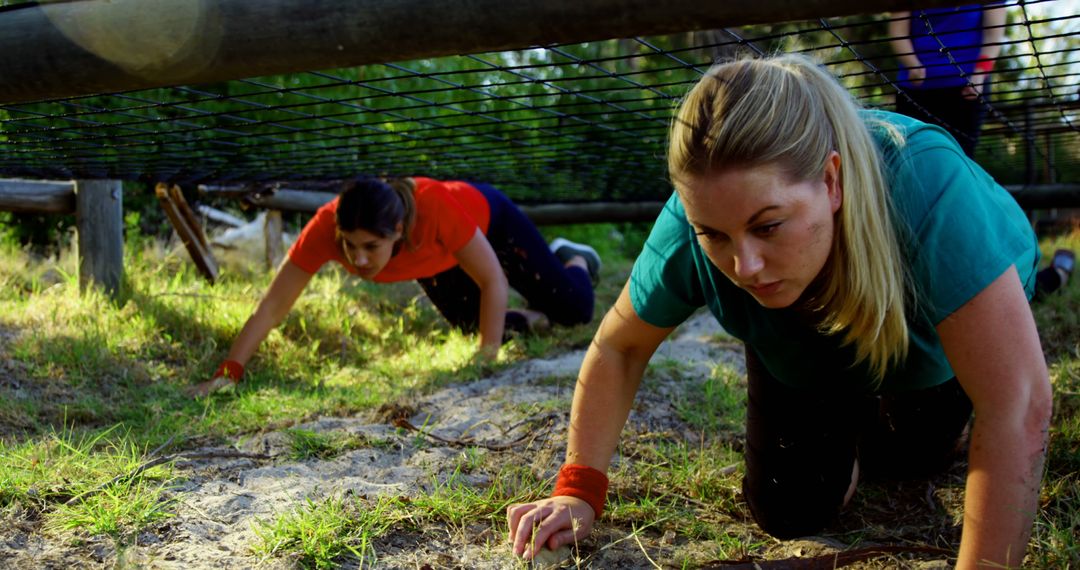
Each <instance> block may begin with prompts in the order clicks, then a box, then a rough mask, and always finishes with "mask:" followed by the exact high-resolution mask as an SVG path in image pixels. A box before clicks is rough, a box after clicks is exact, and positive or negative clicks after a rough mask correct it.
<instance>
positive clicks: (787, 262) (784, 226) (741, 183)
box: [680, 152, 843, 309]
mask: <svg viewBox="0 0 1080 570" xmlns="http://www.w3.org/2000/svg"><path fill="white" fill-rule="evenodd" d="M842 196H843V192H842V189H841V188H840V155H839V154H837V153H836V152H833V153H831V154H830V155H829V157H828V158H827V159H826V163H825V172H824V176H822V178H821V179H818V180H804V181H793V180H791V179H790V178H789V177H788V176H787V175H786V174H785V173H784V172H783V171H782V169H781V168H780V167H779V166H778V165H776V164H770V165H766V166H760V167H755V168H748V169H738V170H726V171H724V172H721V173H718V174H712V175H710V176H707V177H703V178H700V179H696V180H693V181H691V182H690V183H689V184H687V185H685V187H684V188H682V190H681V191H680V198H681V199H682V202H683V206H684V207H685V209H686V217H687V219H688V220H689V221H690V224H691V225H692V226H693V228H694V232H695V233H696V234H697V236H698V243H700V244H701V247H702V249H703V250H704V251H705V254H706V255H707V256H708V257H709V259H710V260H711V261H712V262H713V264H714V265H716V267H717V268H719V269H720V271H722V272H723V273H724V275H726V276H727V278H728V279H730V280H731V281H732V283H734V284H735V285H737V286H739V287H741V288H743V289H744V290H746V292H748V293H750V294H751V295H753V297H754V299H756V300H757V302H758V303H761V305H762V306H764V307H768V308H771V309H780V308H784V307H790V306H791V305H792V304H793V303H795V301H797V300H798V299H799V297H800V296H802V294H803V292H804V291H806V288H807V287H808V286H809V285H810V283H811V282H813V281H814V278H815V277H817V276H818V274H819V273H820V272H821V268H822V267H824V266H825V261H826V260H827V259H828V257H829V252H830V251H831V249H832V241H833V232H834V228H835V221H834V217H833V214H835V213H836V212H837V210H839V209H840V203H841V201H842Z"/></svg>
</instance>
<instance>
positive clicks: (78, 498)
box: [64, 438, 273, 506]
mask: <svg viewBox="0 0 1080 570" xmlns="http://www.w3.org/2000/svg"><path fill="white" fill-rule="evenodd" d="M170 443H172V439H171V438H170V439H169V441H167V442H165V443H164V444H162V445H161V446H159V447H158V448H157V449H155V450H154V452H152V453H151V454H150V455H151V456H152V455H154V454H155V453H157V451H159V450H161V449H163V448H165V447H166V446H168V444H170ZM224 458H244V459H258V460H269V459H273V458H272V457H270V456H269V455H264V454H261V453H244V452H241V451H206V452H201V453H195V452H192V453H184V452H180V453H173V454H171V455H165V456H162V457H157V458H154V459H151V460H149V461H146V462H145V463H142V464H141V465H139V466H138V467H136V468H135V469H134V470H132V471H130V472H128V473H121V474H120V475H117V476H116V477H113V478H112V479H110V480H109V481H106V482H105V483H102V484H101V485H98V486H97V487H94V488H93V489H90V490H88V491H84V492H82V493H79V494H78V495H75V496H74V497H72V498H70V499H68V500H67V501H65V502H64V505H65V506H71V505H73V504H76V503H80V502H82V501H85V500H86V499H89V498H90V497H93V496H94V495H96V494H98V493H100V492H102V491H104V490H105V489H107V488H109V487H110V486H112V485H116V484H118V483H121V482H124V481H130V480H131V479H134V478H135V477H138V476H139V475H141V474H142V473H143V472H145V471H146V470H147V469H152V468H154V467H157V466H158V465H161V464H163V463H168V462H170V461H175V460H177V459H224Z"/></svg>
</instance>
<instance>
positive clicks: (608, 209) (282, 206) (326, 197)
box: [199, 185, 664, 226]
mask: <svg viewBox="0 0 1080 570" xmlns="http://www.w3.org/2000/svg"><path fill="white" fill-rule="evenodd" d="M241 188H243V187H241V186H211V185H203V186H199V191H200V192H202V193H204V194H208V195H213V194H217V195H218V196H230V197H242V198H243V199H244V200H245V201H246V202H248V203H251V204H254V205H256V206H259V207H262V208H269V209H272V210H288V211H294V212H314V211H315V210H318V209H319V208H320V207H321V206H322V205H323V204H325V203H327V202H329V201H330V200H333V199H334V197H335V196H337V195H336V194H333V193H330V192H314V191H307V190H292V189H288V188H278V189H277V190H274V191H273V193H270V194H250V195H248V196H241V195H239V194H238V193H237V192H238V191H239V190H240V189H241ZM663 205H664V203H663V202H659V201H657V202H583V203H577V204H537V205H529V204H526V205H519V206H518V207H519V208H521V210H522V211H523V212H525V215H527V216H529V219H531V220H532V221H533V223H534V224H536V225H538V226H539V225H555V224H592V223H600V222H644V221H651V220H655V219H656V215H657V214H659V213H660V208H661V207H663Z"/></svg>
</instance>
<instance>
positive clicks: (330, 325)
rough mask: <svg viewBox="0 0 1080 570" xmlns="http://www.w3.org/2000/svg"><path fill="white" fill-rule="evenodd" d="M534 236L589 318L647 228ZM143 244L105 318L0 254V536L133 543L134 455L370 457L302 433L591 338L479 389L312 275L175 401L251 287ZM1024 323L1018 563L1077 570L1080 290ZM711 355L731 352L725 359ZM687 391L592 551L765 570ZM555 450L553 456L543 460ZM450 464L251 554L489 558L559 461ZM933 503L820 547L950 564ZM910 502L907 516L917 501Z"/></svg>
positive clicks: (552, 342)
mask: <svg viewBox="0 0 1080 570" xmlns="http://www.w3.org/2000/svg"><path fill="white" fill-rule="evenodd" d="M544 231H545V233H546V234H547V237H548V238H549V239H550V238H551V237H554V236H555V235H564V236H566V237H568V238H570V239H573V240H575V241H582V242H586V243H590V244H592V245H594V246H595V247H596V248H597V249H598V250H599V251H600V254H601V256H602V257H603V258H604V262H605V264H604V268H603V280H602V281H601V284H600V287H599V288H598V291H597V313H598V315H599V314H601V313H602V312H603V310H605V309H606V308H607V307H608V306H610V305H611V303H612V302H613V300H614V299H615V297H616V296H617V294H618V292H619V290H620V289H621V287H622V284H623V282H624V281H625V277H626V275H627V273H628V271H629V267H630V264H631V260H632V259H633V257H634V256H635V255H636V254H637V252H638V251H639V250H640V243H641V240H642V239H643V238H644V234H645V232H646V231H647V228H643V227H635V226H612V225H606V226H596V227H584V228H581V227H568V228H544ZM140 243H143V248H141V249H137V250H136V249H135V248H132V249H131V250H130V251H128V253H127V256H128V258H127V263H126V271H127V275H126V283H125V287H124V294H123V296H122V298H121V300H120V301H118V302H114V301H111V300H109V299H106V298H104V297H103V296H101V295H99V294H97V293H94V292H90V293H88V294H79V291H78V281H77V278H76V277H75V275H77V270H76V260H75V259H74V257H73V256H72V254H71V251H70V249H64V250H63V251H62V252H61V253H60V255H59V257H57V258H53V259H39V258H36V257H34V256H33V255H32V254H29V253H27V252H24V251H21V250H18V249H13V248H11V247H4V248H3V249H2V251H0V315H2V316H0V519H3V520H8V521H10V520H14V519H19V520H20V521H22V522H23V523H25V524H28V525H30V527H32V529H33V532H36V533H39V534H41V535H62V536H68V535H72V534H74V535H76V536H85V535H103V536H107V537H112V538H113V539H114V540H116V541H118V542H120V543H123V542H125V541H130V537H131V536H133V535H134V534H136V533H138V532H139V531H140V530H141V529H145V528H147V527H149V526H152V525H154V524H156V523H159V522H160V521H162V520H164V519H166V518H168V517H170V516H172V514H173V513H174V512H175V509H176V505H177V502H178V501H182V500H183V497H182V496H180V495H177V492H176V485H177V482H178V481H179V477H181V475H182V474H181V473H180V472H179V471H177V470H176V469H175V468H174V467H172V464H171V463H165V464H162V465H158V466H156V467H153V468H152V469H148V470H145V471H141V472H140V471H139V467H140V466H141V465H143V464H144V463H145V462H146V461H147V460H149V459H151V458H152V456H151V452H150V450H154V449H157V448H158V447H159V446H162V445H163V444H166V443H167V444H168V447H167V451H169V452H174V451H177V450H184V449H190V448H193V447H197V446H203V445H207V444H231V443H232V442H234V441H236V440H238V439H243V438H245V437H248V436H251V435H254V434H259V433H263V432H266V431H268V430H281V431H283V432H284V433H285V434H286V436H287V442H288V453H287V456H286V457H285V459H284V460H289V461H299V460H312V461H315V460H322V459H327V458H332V457H335V456H338V455H340V454H342V453H345V452H347V451H350V450H353V449H358V448H362V447H373V448H378V447H380V446H382V447H385V444H384V442H379V441H374V440H372V441H368V440H367V439H365V438H362V437H357V436H349V435H345V434H344V433H336V432H329V433H327V432H315V431H311V430H308V429H305V428H302V427H301V425H302V424H304V423H305V422H307V421H308V420H311V419H314V418H317V417H323V416H330V417H333V416H339V417H341V416H355V415H357V414H364V413H369V412H373V411H374V410H375V408H377V407H379V406H380V405H381V404H383V403H386V402H398V401H410V400H411V399H414V398H416V397H417V396H418V395H422V394H424V393H427V392H430V391H432V390H435V389H438V388H440V387H442V386H445V385H447V384H449V383H452V382H462V381H469V380H472V379H476V378H480V377H482V376H486V375H488V374H490V373H492V372H497V371H499V370H501V369H503V368H505V367H507V366H510V365H512V364H514V363H517V362H520V361H523V360H525V359H529V358H535V357H544V356H550V355H554V354H557V353H560V352H563V351H565V350H568V349H571V348H575V349H576V348H582V347H584V346H586V345H587V344H588V342H589V340H590V339H591V337H592V334H593V332H594V330H595V323H594V324H593V325H591V326H580V327H574V328H570V329H559V330H558V334H546V335H539V336H531V337H523V338H519V339H516V340H514V341H512V343H511V344H510V345H508V346H507V347H506V349H505V350H504V351H503V355H502V356H501V358H500V360H499V361H498V362H497V363H495V364H494V365H491V366H483V367H481V366H477V365H474V364H472V363H471V362H470V358H471V356H472V352H473V350H474V347H475V342H476V341H475V338H472V337H469V336H465V335H461V334H460V333H457V332H455V331H453V330H450V329H449V328H448V327H446V326H445V324H444V323H443V322H442V320H441V319H440V317H439V316H438V314H437V313H436V312H435V311H434V309H433V308H432V307H431V306H430V304H429V303H427V302H426V301H425V300H424V298H423V296H422V294H421V293H420V290H419V289H418V288H417V287H415V286H413V285H411V284H403V285H400V286H398V285H395V286H373V285H370V284H366V283H361V282H357V281H355V280H353V279H350V278H347V277H346V276H344V275H343V274H342V273H340V272H335V271H327V270H324V271H323V272H321V273H320V274H319V275H317V276H316V277H315V279H314V280H313V281H312V283H311V285H310V286H309V287H308V289H307V290H306V292H305V294H304V295H303V296H302V297H301V299H300V300H299V302H298V303H297V307H296V309H294V310H293V311H292V313H290V315H289V316H288V317H287V319H286V320H285V322H284V323H283V324H282V326H280V327H278V328H277V329H276V330H274V331H273V332H272V333H271V334H270V336H269V337H268V338H267V340H266V341H265V342H264V343H263V345H262V346H261V347H260V348H259V351H258V353H257V355H256V357H255V358H254V359H253V360H252V361H251V362H250V363H249V366H248V373H247V377H246V378H245V380H244V382H243V383H242V384H241V385H240V386H239V388H238V389H237V390H236V391H235V392H234V393H230V394H222V395H215V396H214V397H211V398H208V399H205V400H201V401H193V400H191V399H189V398H187V397H186V396H185V395H184V394H183V389H184V388H185V387H186V386H189V385H191V384H193V383H195V382H198V381H201V380H203V379H206V378H207V377H208V376H209V375H210V374H211V373H212V371H213V370H214V368H215V367H216V366H217V364H218V363H219V362H220V360H221V359H222V358H223V356H224V354H225V352H226V351H227V350H228V346H229V343H230V342H231V341H232V338H233V337H234V336H235V335H236V334H237V332H238V331H239V329H240V327H241V326H242V325H243V323H244V321H245V319H246V318H247V317H248V316H249V315H250V313H251V311H252V310H253V309H254V306H255V304H256V302H257V300H258V298H259V297H260V296H261V294H262V292H263V291H264V290H265V289H266V287H267V285H268V284H269V279H270V276H269V275H268V274H266V273H263V272H259V271H235V270H234V271H230V270H228V268H226V271H224V272H223V279H222V280H221V281H220V282H219V283H218V284H217V285H215V286H212V287H211V286H209V285H207V284H205V283H204V282H202V281H201V280H200V278H199V277H198V276H197V275H196V274H195V272H194V270H193V269H192V268H191V267H190V264H189V262H187V261H186V260H185V259H184V258H182V257H180V256H176V255H168V254H167V252H165V251H164V250H162V249H161V246H160V245H157V244H154V243H151V242H140ZM1057 247H1071V248H1072V249H1074V250H1076V251H1080V231H1073V232H1072V233H1070V234H1065V235H1063V236H1058V237H1054V238H1048V239H1046V240H1044V241H1043V242H1042V248H1043V253H1044V257H1046V258H1048V257H1049V255H1050V254H1051V253H1052V252H1053V250H1054V249H1055V248H1057ZM1034 312H1035V316H1036V320H1037V322H1038V325H1039V330H1040V334H1041V335H1042V342H1043V347H1044V350H1045V352H1046V355H1047V361H1048V363H1049V364H1050V373H1051V380H1052V382H1053V384H1054V389H1055V417H1054V421H1053V425H1052V429H1051V438H1050V444H1049V448H1048V460H1047V464H1046V477H1045V484H1044V486H1043V490H1042V496H1041V500H1042V507H1043V508H1042V510H1041V512H1040V513H1039V515H1038V518H1037V520H1036V522H1035V527H1034V534H1033V537H1032V541H1031V543H1030V547H1029V552H1028V556H1029V558H1028V563H1029V564H1030V565H1031V566H1033V567H1067V566H1072V567H1076V566H1080V540H1078V539H1077V537H1076V529H1077V528H1080V322H1078V319H1080V279H1074V280H1073V281H1072V282H1071V283H1070V285H1069V287H1068V288H1067V289H1066V290H1064V291H1063V292H1062V293H1060V294H1058V295H1055V296H1053V297H1051V298H1049V299H1047V301H1046V302H1044V303H1042V304H1039V305H1036V306H1035V307H1034ZM717 342H718V343H719V344H731V341H730V339H729V338H721V339H718V341H717ZM688 370H689V368H688V366H687V365H686V364H685V363H682V362H678V361H675V360H670V359H668V360H658V361H657V362H656V363H655V364H654V366H653V367H652V369H651V371H650V372H649V375H648V378H647V380H646V385H649V386H657V385H664V384H665V383H667V384H671V383H679V382H683V380H682V378H683V377H684V376H685V375H686V373H687V371H688ZM695 382H696V383H695V384H692V385H688V386H687V391H686V392H684V393H686V394H690V396H681V397H678V398H675V399H673V400H672V401H671V402H670V404H671V405H672V406H673V407H674V409H675V411H676V415H677V418H675V419H674V420H673V421H677V422H680V424H679V425H680V426H682V428H681V429H682V430H683V431H671V430H668V431H665V430H659V429H658V431H655V432H643V433H637V434H634V435H633V437H627V438H624V441H623V445H622V446H621V448H620V453H621V457H622V459H621V460H620V462H617V463H616V467H615V468H613V471H612V473H611V481H612V488H611V490H612V492H611V497H610V503H609V510H608V514H606V515H605V518H604V520H603V521H602V523H601V525H600V526H599V527H598V529H597V532H596V533H594V536H595V537H596V538H595V539H594V543H593V544H594V545H600V546H599V548H601V549H602V548H604V545H607V544H612V543H615V542H619V541H621V542H622V543H623V544H634V543H635V541H643V542H644V543H645V544H646V545H647V546H648V547H649V549H650V552H652V556H657V554H656V553H657V552H660V553H661V558H660V559H657V560H658V561H660V562H663V563H668V564H674V565H676V566H683V567H696V566H700V565H703V564H708V563H711V562H714V561H716V560H723V559H739V558H744V557H746V556H750V555H755V556H762V555H763V553H765V552H766V549H767V548H768V547H770V546H771V545H774V544H775V543H774V541H771V539H768V538H767V537H765V535H763V534H761V533H760V531H758V530H757V529H756V527H754V526H753V524H752V520H751V519H750V518H749V514H748V512H747V510H746V507H745V505H744V504H743V503H741V501H740V499H739V495H740V491H739V484H740V480H741V474H740V471H739V464H740V455H739V453H740V451H741V449H740V445H741V433H742V430H743V427H742V426H743V421H744V416H743V414H744V403H743V400H744V398H745V387H744V384H743V382H744V381H743V378H741V376H740V375H739V374H738V372H737V371H736V370H734V369H732V368H730V367H728V366H727V365H724V364H719V365H717V366H716V367H714V369H713V370H712V372H711V374H709V376H708V377H707V378H705V379H704V380H700V381H695ZM541 383H543V382H541ZM547 383H548V384H551V385H554V386H561V387H564V388H565V389H566V390H567V391H566V392H565V396H566V399H564V398H562V397H559V398H554V399H550V400H543V401H538V402H536V403H534V404H531V405H530V406H529V407H527V408H522V409H515V410H513V412H514V413H517V414H522V415H526V416H527V415H535V414H539V413H547V412H559V411H560V410H562V411H565V408H566V407H567V405H568V401H569V400H568V398H569V397H570V392H569V390H572V386H573V383H574V378H572V377H552V378H550V379H549V380H548V381H547ZM418 427H421V429H425V427H424V426H418ZM688 434H689V435H688ZM397 441H400V442H401V443H400V445H402V446H404V447H411V448H415V449H423V448H425V447H430V446H431V445H432V444H431V442H430V441H428V440H427V439H426V438H424V437H422V436H420V435H419V434H417V435H415V437H399V438H398V439H397ZM553 445H560V446H561V445H563V443H562V440H560V439H556V440H555V443H554V444H553ZM161 453H164V451H162V452H161ZM161 453H159V456H160V454H161ZM452 457H453V459H451V460H448V461H446V462H444V463H443V464H440V465H438V466H435V467H432V472H431V474H430V479H429V480H427V482H426V484H425V485H424V486H423V489H424V490H423V492H421V493H420V494H418V495H416V496H411V497H408V498H403V497H400V496H377V497H376V496H372V497H361V496H352V495H336V496H332V497H318V498H316V497H313V498H311V499H309V500H307V501H306V502H304V503H303V504H301V505H299V506H297V507H296V508H294V509H289V510H287V511H286V512H284V513H282V514H279V515H277V516H274V517H270V518H269V519H268V520H266V521H263V522H262V523H260V524H259V525H257V535H258V539H257V540H256V541H255V543H253V544H252V545H251V548H252V550H253V551H254V552H256V553H257V554H258V555H259V556H263V557H284V558H286V559H289V560H293V561H295V562H296V563H297V564H299V565H300V566H302V567H307V568H327V567H334V566H336V565H339V564H343V563H346V565H352V566H357V565H359V566H371V565H376V564H377V563H378V560H379V559H380V558H379V557H380V555H381V554H382V550H381V549H384V548H386V547H387V544H389V543H388V541H391V540H392V539H393V537H394V536H395V535H401V536H407V537H413V539H414V540H415V541H416V543H421V542H423V541H425V540H426V539H427V537H431V536H446V535H450V536H456V537H459V538H460V540H461V541H464V542H468V541H470V540H471V541H473V542H476V541H479V540H480V538H478V537H477V536H476V528H477V527H483V528H487V529H491V534H490V536H489V538H486V539H484V540H487V541H488V542H490V543H491V544H492V545H494V546H491V547H490V548H498V547H499V546H498V545H499V544H501V543H502V541H503V537H504V536H505V533H506V530H507V529H506V528H505V521H504V516H505V515H504V512H505V508H506V506H507V505H508V504H511V503H513V502H516V501H521V500H527V499H531V498H535V497H540V496H543V495H545V494H546V493H547V492H548V490H549V489H550V486H551V481H550V480H549V479H548V476H549V475H550V469H551V467H550V466H551V465H552V464H553V462H554V463H557V462H558V460H559V458H561V449H545V450H542V452H540V453H535V454H533V455H529V454H515V453H490V452H487V451H486V450H483V449H480V448H462V449H461V450H460V451H459V452H457V454H456V455H453V456H452ZM937 484H938V489H937V492H938V495H939V497H940V498H941V501H942V503H943V504H944V505H945V507H946V508H947V509H948V510H949V513H948V514H944V513H937V514H935V516H934V517H933V520H930V519H927V520H925V521H922V520H915V521H903V522H904V529H906V530H903V531H900V530H896V529H895V528H893V530H885V529H886V526H885V525H886V524H893V527H896V526H897V521H896V520H895V515H891V516H893V517H894V518H892V519H888V520H887V522H886V523H883V522H880V521H877V520H869V518H868V519H867V520H866V521H863V520H861V519H856V520H854V521H853V522H849V523H848V524H847V526H843V527H841V528H838V529H836V530H835V532H834V534H833V535H831V536H835V537H838V538H839V539H840V540H843V541H845V542H846V543H849V544H855V543H860V542H865V541H873V540H874V539H875V538H877V539H879V540H889V539H895V538H896V537H897V536H900V537H901V538H902V539H903V540H904V541H905V542H912V543H925V544H941V542H940V541H938V540H937V538H936V537H938V536H945V537H946V538H945V539H944V541H945V543H946V544H947V543H948V541H949V540H952V539H953V538H950V537H952V536H953V535H951V534H949V532H950V531H948V529H949V528H955V527H952V526H949V525H950V524H951V521H950V520H949V519H948V517H949V516H951V515H952V514H954V513H955V512H956V511H955V509H956V508H958V501H959V497H958V495H959V493H958V492H956V490H957V489H962V481H960V482H959V483H957V482H956V481H954V480H952V479H943V480H940V481H938V482H937ZM958 485H960V486H959V487H958ZM901 491H903V490H894V489H886V488H880V489H878V488H873V487H869V488H867V489H866V490H865V492H862V491H861V494H864V497H866V499H867V500H868V501H869V500H870V499H871V498H873V497H879V498H882V500H885V501H887V502H888V501H893V500H899V499H896V497H900V496H901V495H898V494H896V493H900V492H901ZM913 492H916V494H917V495H918V497H919V499H918V500H923V499H922V497H923V494H924V492H923V490H921V489H919V490H915V491H913ZM75 498H77V499H76V500H73V499H75ZM863 504H864V505H869V503H863ZM866 510H868V511H869V510H872V509H870V508H869V507H868V506H867V509H866ZM873 514H874V513H872V512H870V513H868V514H867V515H866V516H867V517H870V516H871V515H873ZM860 516H861V515H860ZM20 524H21V523H20ZM943 529H944V530H943ZM904 533H907V534H904ZM936 533H941V534H936ZM664 537H667V538H664ZM669 539H670V540H669ZM953 547H955V544H954V545H953Z"/></svg>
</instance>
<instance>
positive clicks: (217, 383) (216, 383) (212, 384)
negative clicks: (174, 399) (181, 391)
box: [185, 376, 236, 398]
mask: <svg viewBox="0 0 1080 570" xmlns="http://www.w3.org/2000/svg"><path fill="white" fill-rule="evenodd" d="M235 385H236V383H235V382H233V381H232V380H229V379H228V378H226V377H224V376H215V377H214V378H213V379H210V380H207V381H206V382H202V383H199V384H196V385H194V386H191V387H189V388H188V389H187V390H185V392H187V395H188V396H191V397H192V398H203V397H206V396H209V395H210V394H213V393H214V392H217V391H219V390H224V389H226V388H232V387H233V386H235Z"/></svg>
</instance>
